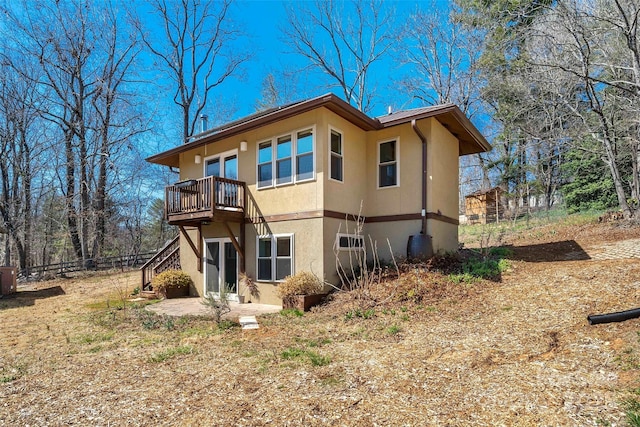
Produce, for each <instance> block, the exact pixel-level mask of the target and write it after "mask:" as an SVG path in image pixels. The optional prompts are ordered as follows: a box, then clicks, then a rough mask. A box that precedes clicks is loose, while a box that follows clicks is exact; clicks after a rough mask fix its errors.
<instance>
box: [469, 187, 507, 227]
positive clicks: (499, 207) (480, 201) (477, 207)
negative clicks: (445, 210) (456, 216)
mask: <svg viewBox="0 0 640 427" xmlns="http://www.w3.org/2000/svg"><path fill="white" fill-rule="evenodd" d="M503 192H504V190H502V189H501V188H500V187H494V188H492V189H490V190H483V191H477V192H475V193H472V194H469V195H468V196H465V198H464V205H465V214H466V222H467V223H468V224H487V223H491V222H499V221H500V219H501V218H504V204H503V203H502V201H501V199H502V193H503Z"/></svg>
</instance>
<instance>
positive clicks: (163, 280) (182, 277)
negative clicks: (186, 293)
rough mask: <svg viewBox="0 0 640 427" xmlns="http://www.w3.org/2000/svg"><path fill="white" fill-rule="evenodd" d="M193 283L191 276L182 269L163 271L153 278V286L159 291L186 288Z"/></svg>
mask: <svg viewBox="0 0 640 427" xmlns="http://www.w3.org/2000/svg"><path fill="white" fill-rule="evenodd" d="M191 283H192V281H191V277H190V276H189V275H188V274H187V273H185V272H184V271H182V270H167V271H163V272H162V273H160V274H158V275H157V276H155V277H154V278H153V280H151V286H153V289H155V290H157V291H162V290H163V289H168V288H184V287H188V286H189V285H190V284H191Z"/></svg>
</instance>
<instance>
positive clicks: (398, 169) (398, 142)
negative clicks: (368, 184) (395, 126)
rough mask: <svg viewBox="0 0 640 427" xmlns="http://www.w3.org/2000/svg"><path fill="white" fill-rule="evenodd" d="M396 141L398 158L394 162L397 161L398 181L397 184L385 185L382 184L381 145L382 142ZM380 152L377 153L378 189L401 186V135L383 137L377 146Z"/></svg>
mask: <svg viewBox="0 0 640 427" xmlns="http://www.w3.org/2000/svg"><path fill="white" fill-rule="evenodd" d="M394 141H395V143H396V144H395V145H396V146H395V154H396V158H395V161H394V162H393V163H395V165H396V183H395V185H385V186H384V187H381V186H380V166H381V165H382V164H381V163H380V146H381V145H382V144H386V143H388V142H394ZM377 150H378V152H377V153H376V155H377V162H376V188H377V189H378V190H384V189H387V188H397V187H400V137H399V136H398V137H395V138H388V139H383V140H381V141H378V147H377ZM390 163H392V162H385V164H390Z"/></svg>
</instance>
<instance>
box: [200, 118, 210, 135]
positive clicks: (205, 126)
mask: <svg viewBox="0 0 640 427" xmlns="http://www.w3.org/2000/svg"><path fill="white" fill-rule="evenodd" d="M208 118H209V116H207V115H206V114H200V123H201V125H202V129H200V131H201V132H204V131H206V130H207V129H208V127H209V126H207V119H208Z"/></svg>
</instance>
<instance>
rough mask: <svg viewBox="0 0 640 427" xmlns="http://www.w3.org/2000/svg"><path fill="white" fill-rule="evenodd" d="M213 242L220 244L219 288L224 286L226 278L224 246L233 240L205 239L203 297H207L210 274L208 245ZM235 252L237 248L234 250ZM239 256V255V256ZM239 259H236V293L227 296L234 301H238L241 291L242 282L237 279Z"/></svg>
mask: <svg viewBox="0 0 640 427" xmlns="http://www.w3.org/2000/svg"><path fill="white" fill-rule="evenodd" d="M213 242H218V243H219V245H220V246H219V250H218V264H219V265H220V268H219V270H218V286H224V285H225V284H224V277H225V269H226V266H225V257H224V245H225V243H229V244H231V239H230V238H228V237H211V238H205V239H204V251H203V252H204V254H203V257H202V274H203V279H204V280H203V283H202V287H203V289H202V294H203V295H205V296H206V295H207V278H208V277H207V275H208V274H209V272H208V268H207V254H208V252H209V251H208V248H207V243H213ZM233 250H234V251H235V248H234V249H233ZM236 255H237V251H236ZM237 256H238V255H237ZM238 274H239V272H238V258H236V282H237V283H236V292H234V293H229V294H227V296H228V297H229V298H230V299H232V300H236V299H237V298H238V291H239V286H240V283H239V282H240V281H239V280H238V279H237V278H238Z"/></svg>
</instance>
